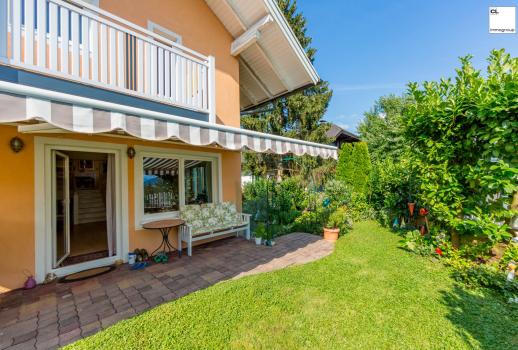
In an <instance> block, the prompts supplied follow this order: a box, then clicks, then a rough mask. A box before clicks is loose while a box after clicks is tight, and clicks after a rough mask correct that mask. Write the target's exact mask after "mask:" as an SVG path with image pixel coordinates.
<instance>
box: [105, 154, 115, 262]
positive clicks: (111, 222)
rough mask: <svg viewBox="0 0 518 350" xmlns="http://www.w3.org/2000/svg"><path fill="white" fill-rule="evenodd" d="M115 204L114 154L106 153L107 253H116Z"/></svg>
mask: <svg viewBox="0 0 518 350" xmlns="http://www.w3.org/2000/svg"><path fill="white" fill-rule="evenodd" d="M115 210H116V204H115V155H113V154H109V155H108V163H107V169H106V232H107V234H108V253H109V255H110V256H112V255H115V253H116V244H117V215H116V211H115Z"/></svg>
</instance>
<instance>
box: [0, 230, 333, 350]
mask: <svg viewBox="0 0 518 350" xmlns="http://www.w3.org/2000/svg"><path fill="white" fill-rule="evenodd" d="M276 243H277V244H276V245H275V246H274V247H272V248H269V247H264V246H260V247H257V246H255V245H254V243H253V242H252V241H246V240H244V239H242V238H229V239H224V240H221V241H217V242H213V243H209V244H206V245H203V246H201V247H199V248H194V250H193V256H192V257H188V256H186V255H184V256H183V257H182V258H181V259H179V258H178V257H174V258H173V259H172V260H170V262H169V263H167V264H154V265H151V266H149V267H148V268H146V269H145V270H141V271H131V270H129V268H128V266H127V265H122V266H119V267H118V268H117V269H116V270H115V271H113V272H110V273H108V274H105V275H102V276H98V277H95V278H91V279H88V280H85V281H79V282H72V283H52V284H49V285H42V286H38V287H36V288H35V289H33V290H29V291H23V290H16V291H12V292H9V293H5V294H0V349H34V348H37V349H52V348H57V347H59V346H62V345H65V344H68V343H71V342H73V341H75V340H77V339H80V338H83V337H87V336H89V335H91V334H94V333H96V332H98V331H100V330H101V329H103V328H106V327H108V326H110V325H112V324H114V323H115V322H117V321H120V320H122V319H126V318H129V317H132V316H134V315H136V314H139V313H142V312H144V311H145V310H148V309H150V308H152V307H154V306H156V305H159V304H162V303H164V302H167V301H170V300H174V299H177V298H180V297H182V296H184V295H186V294H189V293H191V292H194V291H196V290H199V289H203V288H206V287H208V286H210V285H213V284H215V283H217V282H220V281H224V280H228V279H233V278H239V277H242V276H246V275H251V274H256V273H261V272H267V271H273V270H278V269H281V268H285V267H287V266H290V265H295V264H303V263H306V262H310V261H313V260H317V259H320V258H322V257H324V256H326V255H328V254H330V253H331V252H332V251H333V244H332V243H330V242H327V241H324V240H323V239H321V238H320V237H318V236H314V235H310V234H306V233H292V234H290V235H286V236H282V237H280V238H278V239H277V241H276Z"/></svg>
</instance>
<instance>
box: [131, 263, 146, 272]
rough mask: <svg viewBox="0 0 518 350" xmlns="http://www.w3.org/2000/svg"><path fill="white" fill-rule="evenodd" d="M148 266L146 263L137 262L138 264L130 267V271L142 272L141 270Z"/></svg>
mask: <svg viewBox="0 0 518 350" xmlns="http://www.w3.org/2000/svg"><path fill="white" fill-rule="evenodd" d="M147 265H148V263H147V262H138V263H135V264H133V266H132V267H131V269H132V270H142V269H143V268H145V267H146V266H147Z"/></svg>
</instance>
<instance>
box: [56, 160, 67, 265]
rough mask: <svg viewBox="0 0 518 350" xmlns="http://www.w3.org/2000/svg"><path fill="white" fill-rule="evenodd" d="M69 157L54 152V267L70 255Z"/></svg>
mask: <svg viewBox="0 0 518 350" xmlns="http://www.w3.org/2000/svg"><path fill="white" fill-rule="evenodd" d="M68 165H69V161H68V156H67V155H66V154H64V153H61V152H59V151H52V252H53V254H52V265H53V268H58V267H59V265H60V264H61V263H62V262H63V260H65V259H66V258H67V256H68V255H69V254H70V187H69V182H70V179H69V166H68Z"/></svg>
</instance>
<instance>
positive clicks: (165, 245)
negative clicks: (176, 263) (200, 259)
mask: <svg viewBox="0 0 518 350" xmlns="http://www.w3.org/2000/svg"><path fill="white" fill-rule="evenodd" d="M184 222H185V221H183V220H181V219H171V220H158V221H150V222H147V223H145V224H144V225H142V227H143V228H145V229H147V230H159V231H160V233H161V234H162V243H160V245H159V246H158V248H157V249H155V251H153V253H151V255H150V256H154V255H155V253H156V252H158V251H162V252H164V253H165V252H166V249H167V252H169V253H170V252H172V251H175V250H177V251H178V256H179V257H180V258H181V257H182V252H181V251H180V250H178V249H175V248H174V247H173V246H172V245H171V243H170V242H169V232H171V229H172V228H173V227H178V226H180V225H183V224H184ZM161 249H162V250H161Z"/></svg>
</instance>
